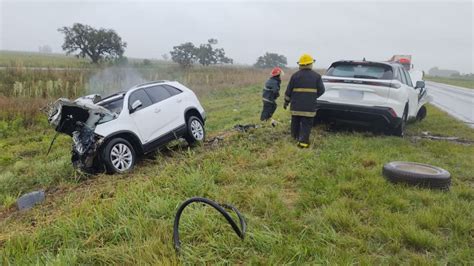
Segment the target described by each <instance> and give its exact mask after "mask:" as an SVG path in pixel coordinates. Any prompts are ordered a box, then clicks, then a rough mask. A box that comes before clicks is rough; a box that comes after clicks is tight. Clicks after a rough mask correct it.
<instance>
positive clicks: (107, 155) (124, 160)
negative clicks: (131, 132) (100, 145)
mask: <svg viewBox="0 0 474 266" xmlns="http://www.w3.org/2000/svg"><path fill="white" fill-rule="evenodd" d="M136 160H137V155H136V153H135V149H134V148H133V145H132V144H130V142H128V141H127V140H126V139H123V138H115V139H112V140H111V141H109V142H108V143H107V145H105V148H104V150H103V151H102V161H103V162H104V164H105V167H106V169H107V173H109V174H114V173H117V174H120V173H125V172H128V171H130V170H132V169H133V167H134V166H135V162H136Z"/></svg>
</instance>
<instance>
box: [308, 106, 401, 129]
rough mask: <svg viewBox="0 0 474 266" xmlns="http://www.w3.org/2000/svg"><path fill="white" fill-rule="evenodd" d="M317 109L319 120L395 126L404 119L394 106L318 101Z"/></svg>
mask: <svg viewBox="0 0 474 266" xmlns="http://www.w3.org/2000/svg"><path fill="white" fill-rule="evenodd" d="M317 110H318V112H317V115H316V119H318V120H340V121H344V122H349V123H356V124H365V125H370V124H384V125H389V126H391V127H393V128H395V127H397V126H398V125H400V123H401V121H402V119H401V118H400V117H397V116H396V113H395V111H394V110H393V109H392V108H390V107H383V106H360V105H350V104H339V103H331V102H327V101H318V102H317Z"/></svg>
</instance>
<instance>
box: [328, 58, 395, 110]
mask: <svg viewBox="0 0 474 266" xmlns="http://www.w3.org/2000/svg"><path fill="white" fill-rule="evenodd" d="M392 80H393V71H392V67H391V66H390V65H388V64H384V63H377V62H365V61H362V62H355V61H339V62H335V63H333V64H332V65H331V66H330V67H329V69H328V71H327V73H326V75H325V76H323V82H324V87H325V89H326V92H325V93H324V94H323V95H322V96H321V97H320V98H319V100H322V101H328V102H332V103H341V104H352V105H363V106H378V105H383V104H384V103H386V102H387V100H388V98H389V96H390V89H391V86H392ZM394 86H395V85H394Z"/></svg>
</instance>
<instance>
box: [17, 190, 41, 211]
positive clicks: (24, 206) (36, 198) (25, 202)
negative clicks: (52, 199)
mask: <svg viewBox="0 0 474 266" xmlns="http://www.w3.org/2000/svg"><path fill="white" fill-rule="evenodd" d="M44 198H45V194H44V191H42V190H39V191H33V192H30V193H28V194H25V195H23V196H21V197H20V198H18V200H17V201H16V205H17V208H18V210H20V211H21V210H28V209H31V208H33V207H34V206H35V205H36V204H39V203H41V202H43V201H44Z"/></svg>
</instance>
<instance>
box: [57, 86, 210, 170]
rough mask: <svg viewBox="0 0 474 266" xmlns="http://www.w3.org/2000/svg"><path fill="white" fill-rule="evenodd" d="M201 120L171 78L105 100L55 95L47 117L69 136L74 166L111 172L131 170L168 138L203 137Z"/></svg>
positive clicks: (192, 98) (191, 98)
mask: <svg viewBox="0 0 474 266" xmlns="http://www.w3.org/2000/svg"><path fill="white" fill-rule="evenodd" d="M205 119H206V114H205V112H204V109H203V108H202V106H201V104H200V103H199V100H198V98H197V97H196V95H195V94H194V93H193V92H192V91H191V90H190V89H188V88H186V87H185V86H184V85H182V84H180V83H178V82H175V81H173V82H171V81H156V82H150V83H145V84H141V85H137V86H135V87H133V88H131V89H129V90H127V91H123V92H119V93H115V94H113V95H111V96H108V97H107V98H104V99H100V96H99V95H89V96H84V97H81V98H79V99H77V100H75V101H70V100H67V99H59V100H57V101H56V102H55V104H54V105H53V107H52V108H51V110H50V113H49V117H48V121H49V123H50V124H51V125H53V126H54V127H55V130H56V131H57V132H60V133H65V134H68V135H70V136H72V139H73V148H72V162H73V165H74V166H75V167H76V168H78V169H80V170H83V171H85V172H96V171H100V170H102V169H105V170H106V171H107V172H109V173H122V172H126V171H129V170H131V169H132V168H133V166H134V165H135V163H136V160H137V156H138V155H141V154H146V153H149V152H151V151H154V150H156V149H157V148H159V147H160V146H162V145H164V144H166V143H168V142H170V141H172V140H175V139H178V138H181V137H184V138H185V139H186V140H187V142H188V143H190V144H194V143H196V142H200V141H203V140H204V137H205V130H204V121H205ZM104 167H105V168H104Z"/></svg>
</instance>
